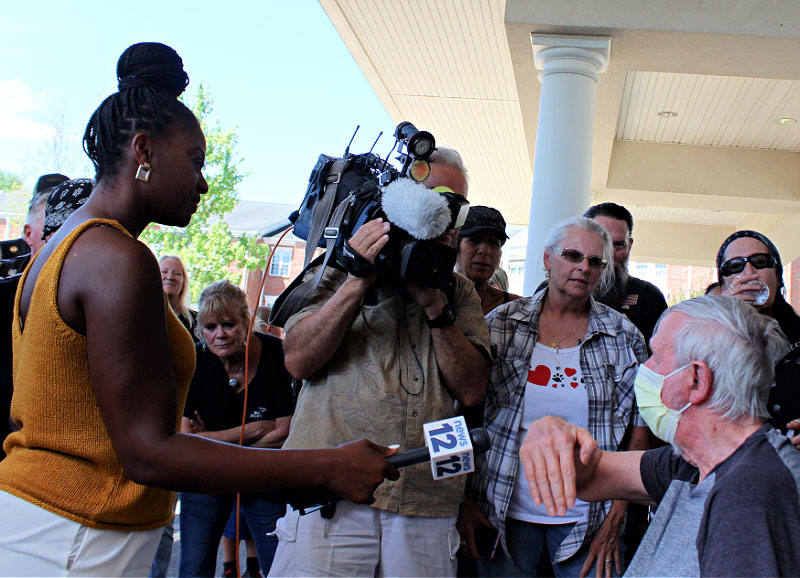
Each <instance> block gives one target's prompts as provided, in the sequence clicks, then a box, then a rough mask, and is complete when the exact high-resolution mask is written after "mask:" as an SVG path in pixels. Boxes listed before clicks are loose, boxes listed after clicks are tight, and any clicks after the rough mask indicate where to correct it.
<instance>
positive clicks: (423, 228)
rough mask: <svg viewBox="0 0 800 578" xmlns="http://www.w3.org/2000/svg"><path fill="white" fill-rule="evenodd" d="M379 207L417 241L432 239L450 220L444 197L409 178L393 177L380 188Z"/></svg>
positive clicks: (390, 219) (443, 229)
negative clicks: (382, 190)
mask: <svg viewBox="0 0 800 578" xmlns="http://www.w3.org/2000/svg"><path fill="white" fill-rule="evenodd" d="M381 208H383V212H384V213H385V214H386V218H387V219H389V222H390V223H392V224H393V225H397V226H398V227H400V228H401V229H404V230H405V231H406V232H408V234H409V235H411V236H412V237H414V238H415V239H418V240H420V241H425V240H428V239H435V238H436V237H438V236H439V235H441V234H442V233H444V232H445V231H446V230H447V225H449V224H450V219H451V216H450V208H449V207H448V206H447V200H446V199H445V198H444V197H443V196H442V195H440V194H439V193H437V192H434V191H432V190H430V189H426V188H425V187H424V186H423V185H421V184H419V183H416V182H414V181H413V180H411V179H406V178H401V179H397V180H396V181H392V182H391V183H389V184H388V185H386V188H385V190H384V192H383V197H382V198H381Z"/></svg>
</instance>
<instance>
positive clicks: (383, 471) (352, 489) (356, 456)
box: [325, 440, 400, 504]
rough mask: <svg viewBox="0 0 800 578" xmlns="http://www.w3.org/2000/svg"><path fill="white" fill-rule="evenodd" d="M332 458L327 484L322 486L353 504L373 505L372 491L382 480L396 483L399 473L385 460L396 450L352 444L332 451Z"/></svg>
mask: <svg viewBox="0 0 800 578" xmlns="http://www.w3.org/2000/svg"><path fill="white" fill-rule="evenodd" d="M334 453H335V454H336V458H335V459H334V461H333V463H332V464H331V468H330V477H329V481H328V482H327V483H326V484H325V485H326V486H327V487H328V489H330V490H333V491H334V492H336V493H337V494H339V495H340V496H342V497H343V498H345V499H347V500H350V501H351V502H355V503H357V504H371V503H372V502H374V501H375V496H374V495H373V494H374V492H375V489H376V488H377V487H378V486H379V485H381V483H383V480H384V478H386V479H389V480H396V479H397V478H399V477H400V472H398V471H397V468H396V467H394V466H393V465H392V464H390V463H389V462H387V461H386V458H387V457H389V456H391V455H393V454H396V453H397V449H396V448H391V449H390V448H387V447H385V446H379V445H377V444H374V443H372V442H371V441H369V440H356V441H352V442H348V443H346V444H342V445H340V446H338V447H336V449H335V450H334Z"/></svg>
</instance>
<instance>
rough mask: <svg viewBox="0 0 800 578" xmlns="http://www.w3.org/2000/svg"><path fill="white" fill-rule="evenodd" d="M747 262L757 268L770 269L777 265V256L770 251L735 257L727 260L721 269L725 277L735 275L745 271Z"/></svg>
mask: <svg viewBox="0 0 800 578" xmlns="http://www.w3.org/2000/svg"><path fill="white" fill-rule="evenodd" d="M747 263H750V264H751V265H752V266H753V267H755V268H756V269H768V268H771V267H774V266H775V258H774V257H773V256H772V255H770V254H769V253H755V254H753V255H750V256H749V257H734V258H733V259H728V260H727V261H725V262H724V263H723V264H722V266H721V267H720V268H719V271H720V273H722V276H723V277H727V276H729V275H735V274H736V273H741V272H742V271H744V267H745V265H746V264H747Z"/></svg>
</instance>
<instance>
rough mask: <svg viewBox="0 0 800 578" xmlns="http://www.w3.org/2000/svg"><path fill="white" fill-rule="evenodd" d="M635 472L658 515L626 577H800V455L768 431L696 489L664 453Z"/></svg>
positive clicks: (652, 455) (692, 475)
mask: <svg viewBox="0 0 800 578" xmlns="http://www.w3.org/2000/svg"><path fill="white" fill-rule="evenodd" d="M641 474H642V481H643V482H644V486H645V489H646V490H647V493H648V494H649V495H650V497H651V498H652V499H653V500H654V501H655V502H656V503H657V504H658V511H657V513H656V515H655V517H654V518H653V521H652V522H651V523H650V527H649V528H648V530H647V533H646V534H645V536H644V538H643V539H642V543H641V544H640V546H639V549H638V551H637V552H636V556H635V557H634V559H633V561H632V562H631V565H630V567H629V568H628V571H627V573H626V574H625V575H626V576H800V547H799V546H798V544H797V538H798V536H800V489H799V488H800V452H798V451H797V450H796V449H795V448H794V446H792V444H791V443H790V442H789V441H788V440H787V439H786V438H785V437H784V436H782V435H781V434H780V433H778V432H777V431H775V430H774V429H772V427H771V426H769V425H765V426H764V427H762V428H761V429H760V430H758V431H757V432H756V433H754V434H753V435H751V436H750V437H749V438H748V439H747V440H746V441H745V442H744V443H743V444H742V445H741V446H740V447H739V448H738V449H737V450H736V451H735V452H733V454H731V455H730V457H728V459H726V460H725V461H723V462H722V463H720V464H718V465H717V467H716V468H714V471H713V472H712V473H711V474H709V475H708V476H707V477H706V478H705V479H704V480H703V481H702V482H701V483H700V484H697V483H696V481H697V479H698V470H697V468H695V467H694V466H691V465H690V464H688V463H687V462H686V461H684V460H683V459H681V458H680V457H678V456H676V455H675V454H674V452H673V451H672V448H670V447H664V448H659V449H657V450H652V451H649V452H647V453H645V455H644V457H643V458H642V463H641Z"/></svg>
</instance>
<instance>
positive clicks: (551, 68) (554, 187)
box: [523, 33, 611, 295]
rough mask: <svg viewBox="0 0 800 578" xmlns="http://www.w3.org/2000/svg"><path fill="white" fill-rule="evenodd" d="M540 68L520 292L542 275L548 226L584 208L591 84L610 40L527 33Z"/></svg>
mask: <svg viewBox="0 0 800 578" xmlns="http://www.w3.org/2000/svg"><path fill="white" fill-rule="evenodd" d="M531 42H532V44H533V58H534V63H535V65H536V68H537V69H538V70H541V72H540V73H539V81H540V82H541V83H542V91H541V97H540V99H539V124H538V126H537V129H536V153H535V155H534V161H533V190H532V192H531V212H530V218H529V219H528V248H527V253H526V257H525V285H524V291H523V293H524V295H531V294H533V292H534V291H535V290H536V288H537V287H538V286H539V284H540V283H541V282H542V280H543V279H544V271H543V270H542V252H543V250H544V241H545V238H546V237H547V235H548V234H549V232H550V230H551V229H552V228H553V225H555V224H556V223H558V222H559V221H562V220H564V219H567V218H569V217H576V216H580V215H582V214H583V212H584V211H585V210H586V209H587V208H588V207H589V202H590V194H591V175H592V139H593V135H594V109H595V88H596V86H597V83H598V82H599V81H600V76H599V74H600V73H603V72H605V71H606V69H607V63H608V59H609V56H610V54H611V38H610V37H607V36H569V35H562V34H535V33H534V34H532V35H531Z"/></svg>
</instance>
